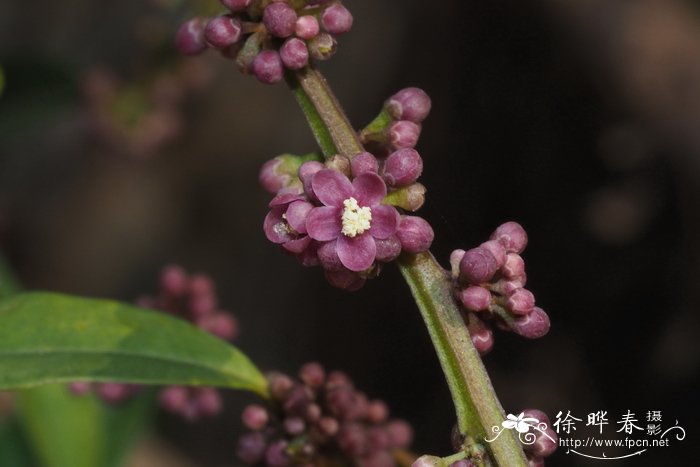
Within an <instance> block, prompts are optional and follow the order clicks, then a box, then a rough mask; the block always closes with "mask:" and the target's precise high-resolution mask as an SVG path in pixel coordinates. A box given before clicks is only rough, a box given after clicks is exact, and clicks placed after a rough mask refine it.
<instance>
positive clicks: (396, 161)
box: [384, 148, 423, 186]
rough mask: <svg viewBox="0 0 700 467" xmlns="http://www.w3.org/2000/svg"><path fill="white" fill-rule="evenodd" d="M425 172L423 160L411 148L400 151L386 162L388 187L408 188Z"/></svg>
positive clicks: (385, 171) (385, 176) (385, 169)
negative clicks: (407, 186)
mask: <svg viewBox="0 0 700 467" xmlns="http://www.w3.org/2000/svg"><path fill="white" fill-rule="evenodd" d="M422 172H423V159H421V157H420V154H418V151H416V150H415V149H411V148H404V149H399V150H398V151H395V152H393V153H392V154H391V155H390V156H389V157H387V159H386V161H385V162H384V180H386V182H387V184H388V185H392V186H406V185H410V184H411V183H413V182H415V181H416V180H417V179H418V177H419V176H420V174H421V173H422Z"/></svg>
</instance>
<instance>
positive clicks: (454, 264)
mask: <svg viewBox="0 0 700 467" xmlns="http://www.w3.org/2000/svg"><path fill="white" fill-rule="evenodd" d="M465 253H466V251H464V250H462V249H457V250H453V251H452V253H450V270H451V271H452V277H453V278H455V279H456V278H457V277H459V263H461V262H462V258H464V254H465Z"/></svg>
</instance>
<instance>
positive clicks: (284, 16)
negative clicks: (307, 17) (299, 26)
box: [263, 2, 297, 38]
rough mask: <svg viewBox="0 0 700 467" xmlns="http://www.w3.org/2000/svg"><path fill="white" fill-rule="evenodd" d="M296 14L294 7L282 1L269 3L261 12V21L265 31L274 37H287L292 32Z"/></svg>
mask: <svg viewBox="0 0 700 467" xmlns="http://www.w3.org/2000/svg"><path fill="white" fill-rule="evenodd" d="M296 22H297V14H296V12H295V11H294V8H292V7H291V6H289V5H288V4H286V3H284V2H275V3H271V4H269V5H268V6H267V7H266V8H265V12H264V13H263V23H264V24H265V27H266V28H267V31H268V32H269V33H270V34H272V35H273V36H275V37H282V38H284V37H289V36H291V35H292V34H294V29H295V27H296Z"/></svg>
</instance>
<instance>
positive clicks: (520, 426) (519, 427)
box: [515, 421, 530, 433]
mask: <svg viewBox="0 0 700 467" xmlns="http://www.w3.org/2000/svg"><path fill="white" fill-rule="evenodd" d="M515 429H516V431H517V432H518V433H527V432H528V431H530V425H528V424H527V423H525V422H523V421H520V422H518V423H517V424H516V425H515Z"/></svg>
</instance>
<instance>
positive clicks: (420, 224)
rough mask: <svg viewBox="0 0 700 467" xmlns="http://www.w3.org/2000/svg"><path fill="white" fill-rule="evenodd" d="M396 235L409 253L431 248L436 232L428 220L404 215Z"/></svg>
mask: <svg viewBox="0 0 700 467" xmlns="http://www.w3.org/2000/svg"><path fill="white" fill-rule="evenodd" d="M396 236H397V237H398V238H399V240H400V241H401V246H402V248H403V250H404V251H406V252H408V253H421V252H423V251H426V250H427V249H428V248H430V245H431V244H432V243H433V238H434V237H435V233H434V232H433V228H432V227H431V226H430V224H428V222H427V221H426V220H425V219H423V218H420V217H417V216H402V217H401V223H400V224H399V229H398V230H397V231H396Z"/></svg>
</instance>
